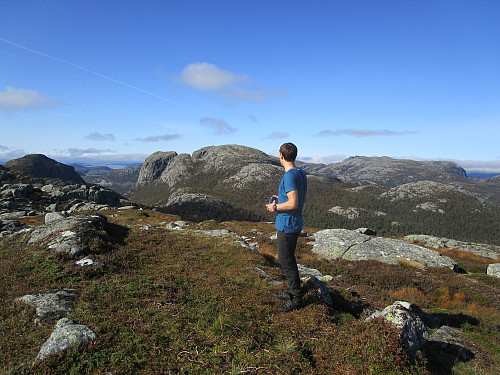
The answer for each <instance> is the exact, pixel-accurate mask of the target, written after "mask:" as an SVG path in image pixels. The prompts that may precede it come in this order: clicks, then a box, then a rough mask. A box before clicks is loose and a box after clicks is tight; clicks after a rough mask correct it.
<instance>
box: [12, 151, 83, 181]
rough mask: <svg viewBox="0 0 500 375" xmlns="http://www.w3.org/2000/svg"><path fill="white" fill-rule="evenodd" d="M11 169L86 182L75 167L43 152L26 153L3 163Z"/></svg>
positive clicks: (39, 175)
mask: <svg viewBox="0 0 500 375" xmlns="http://www.w3.org/2000/svg"><path fill="white" fill-rule="evenodd" d="M3 166H4V167H5V168H7V169H10V170H16V171H20V172H23V173H28V174H30V175H33V176H35V177H47V178H58V179H61V180H67V181H75V182H78V183H84V182H85V181H84V180H83V179H82V177H81V176H80V175H79V174H78V173H76V171H75V168H73V167H71V166H69V165H66V164H62V163H59V162H57V161H55V160H54V159H51V158H48V157H47V156H45V155H42V154H31V155H25V156H23V157H21V158H18V159H13V160H9V161H8V162H6V163H4V165H3Z"/></svg>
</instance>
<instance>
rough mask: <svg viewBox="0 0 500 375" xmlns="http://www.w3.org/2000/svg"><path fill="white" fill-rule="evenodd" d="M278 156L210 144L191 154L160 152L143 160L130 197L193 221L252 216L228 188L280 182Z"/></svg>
mask: <svg viewBox="0 0 500 375" xmlns="http://www.w3.org/2000/svg"><path fill="white" fill-rule="evenodd" d="M276 164H279V163H278V161H277V159H276V158H274V157H271V156H269V155H266V154H265V153H263V152H262V151H259V150H255V149H252V148H249V147H244V146H238V145H224V146H210V147H205V148H202V149H200V150H197V151H195V152H193V154H192V155H188V154H177V153H175V152H173V151H171V152H156V153H154V154H152V155H151V156H149V157H148V158H147V159H146V161H145V162H144V164H143V165H142V168H141V171H140V173H139V179H138V181H137V184H136V185H134V186H133V187H132V188H131V190H130V193H129V197H130V199H132V200H134V201H137V202H139V203H143V204H150V205H154V206H156V207H157V208H158V209H161V210H162V211H165V212H169V213H175V214H179V215H181V216H182V217H183V218H186V219H189V220H196V221H199V220H201V219H213V218H216V219H217V220H228V219H231V217H230V216H231V215H235V216H234V217H233V218H235V219H248V217H249V216H251V215H248V213H246V215H247V216H246V217H242V216H241V215H239V214H238V209H237V208H235V207H234V206H233V204H232V202H231V200H229V201H228V200H226V199H221V198H219V196H220V195H225V196H227V193H225V192H227V191H233V190H235V189H243V190H245V189H251V188H252V186H255V184H262V183H264V184H268V183H269V178H275V179H276V180H277V181H276V182H275V184H274V185H277V184H278V182H279V178H280V177H281V175H282V173H283V171H282V168H281V167H279V166H277V165H276Z"/></svg>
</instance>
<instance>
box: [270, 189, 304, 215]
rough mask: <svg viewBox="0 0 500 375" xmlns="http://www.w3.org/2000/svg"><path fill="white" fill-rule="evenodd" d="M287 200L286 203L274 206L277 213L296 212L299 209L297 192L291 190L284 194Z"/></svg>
mask: <svg viewBox="0 0 500 375" xmlns="http://www.w3.org/2000/svg"><path fill="white" fill-rule="evenodd" d="M286 196H287V197H288V200H287V201H286V202H283V203H280V204H277V205H276V210H277V211H291V210H296V209H297V208H298V207H299V198H298V195H297V190H292V191H289V192H288V193H286Z"/></svg>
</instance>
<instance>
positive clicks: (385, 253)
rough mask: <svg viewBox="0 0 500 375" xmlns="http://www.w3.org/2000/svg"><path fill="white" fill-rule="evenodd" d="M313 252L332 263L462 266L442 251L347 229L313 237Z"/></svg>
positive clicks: (320, 233)
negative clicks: (359, 261) (343, 260)
mask: <svg viewBox="0 0 500 375" xmlns="http://www.w3.org/2000/svg"><path fill="white" fill-rule="evenodd" d="M313 238H314V243H313V248H312V251H313V252H314V253H317V254H320V255H323V256H325V257H326V258H328V259H339V258H342V259H346V260H369V259H373V260H378V261H381V262H383V263H389V264H398V263H399V262H401V261H410V262H411V263H412V264H413V265H414V266H416V267H418V268H425V267H448V268H451V269H453V270H456V269H457V268H458V264H457V263H456V262H455V261H454V260H452V259H451V258H449V257H446V256H444V255H442V254H441V253H439V252H438V251H434V250H430V249H427V248H425V247H422V246H417V245H413V244H410V243H407V242H405V241H401V240H396V239H391V238H384V237H376V238H373V237H370V236H367V235H364V234H361V233H358V232H356V231H352V230H347V229H325V230H322V231H319V232H317V233H315V234H314V235H313Z"/></svg>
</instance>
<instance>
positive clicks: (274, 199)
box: [269, 197, 278, 204]
mask: <svg viewBox="0 0 500 375" xmlns="http://www.w3.org/2000/svg"><path fill="white" fill-rule="evenodd" d="M274 202H278V198H276V197H271V199H269V204H271V203H274Z"/></svg>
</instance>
